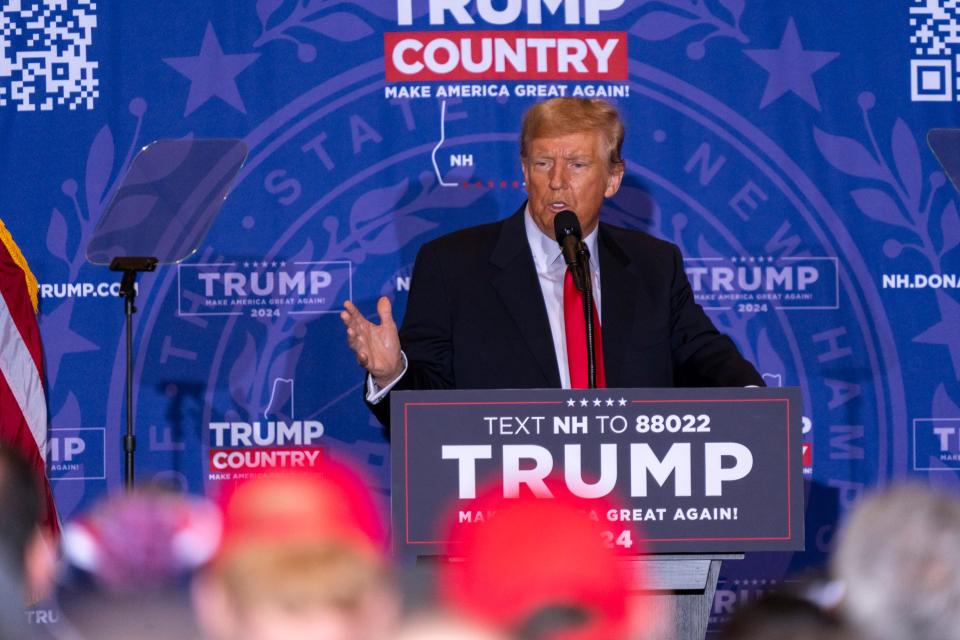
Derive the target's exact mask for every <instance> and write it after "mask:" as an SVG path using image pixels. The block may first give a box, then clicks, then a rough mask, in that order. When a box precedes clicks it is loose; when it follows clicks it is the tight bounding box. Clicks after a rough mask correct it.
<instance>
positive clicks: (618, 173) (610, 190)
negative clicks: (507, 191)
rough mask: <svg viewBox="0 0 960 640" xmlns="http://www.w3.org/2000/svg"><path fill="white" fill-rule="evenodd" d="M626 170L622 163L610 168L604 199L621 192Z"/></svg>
mask: <svg viewBox="0 0 960 640" xmlns="http://www.w3.org/2000/svg"><path fill="white" fill-rule="evenodd" d="M624 169H625V167H624V164H623V163H622V162H618V163H616V164H615V165H613V166H612V167H611V168H610V173H609V175H608V176H607V188H606V190H605V191H604V192H603V195H604V197H606V198H612V197H613V196H614V194H615V193H616V192H617V191H619V190H620V183H621V182H622V181H623V173H624ZM524 175H526V174H524Z"/></svg>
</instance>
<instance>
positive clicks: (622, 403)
mask: <svg viewBox="0 0 960 640" xmlns="http://www.w3.org/2000/svg"><path fill="white" fill-rule="evenodd" d="M619 404H620V406H621V407H625V406H627V401H626V400H624V399H623V398H620V401H619Z"/></svg>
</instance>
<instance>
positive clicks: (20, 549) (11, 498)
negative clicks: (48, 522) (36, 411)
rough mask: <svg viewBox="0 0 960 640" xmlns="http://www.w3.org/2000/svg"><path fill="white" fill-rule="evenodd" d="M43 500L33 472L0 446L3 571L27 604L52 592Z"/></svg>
mask: <svg viewBox="0 0 960 640" xmlns="http://www.w3.org/2000/svg"><path fill="white" fill-rule="evenodd" d="M40 519H41V498H40V489H39V487H38V486H37V481H36V477H35V476H34V473H33V470H32V469H31V468H30V466H29V465H28V464H27V463H26V461H25V460H23V459H22V458H21V457H20V456H19V455H17V454H16V452H15V451H13V450H12V449H10V448H8V447H4V446H2V445H0V570H5V571H7V572H9V573H10V574H11V576H12V578H13V580H14V581H15V582H17V583H19V584H20V585H21V589H22V591H23V600H24V602H25V603H33V602H35V601H37V600H40V599H42V598H43V597H44V596H46V595H47V594H48V593H49V592H50V588H51V586H52V584H53V573H54V554H53V549H52V543H51V541H50V540H49V539H48V538H47V537H46V536H45V535H44V533H43V531H42V529H41V528H40Z"/></svg>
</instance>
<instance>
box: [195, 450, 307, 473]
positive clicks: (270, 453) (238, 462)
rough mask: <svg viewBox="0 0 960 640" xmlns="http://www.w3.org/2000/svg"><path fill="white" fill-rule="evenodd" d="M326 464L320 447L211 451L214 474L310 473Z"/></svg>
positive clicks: (212, 471)
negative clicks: (280, 471)
mask: <svg viewBox="0 0 960 640" xmlns="http://www.w3.org/2000/svg"><path fill="white" fill-rule="evenodd" d="M322 460H323V449H322V448H321V447H270V448H267V447H264V448H258V449H210V459H209V461H210V472H211V473H264V472H268V471H272V470H274V469H303V470H309V469H313V468H315V467H317V466H319V465H320V463H321V461H322Z"/></svg>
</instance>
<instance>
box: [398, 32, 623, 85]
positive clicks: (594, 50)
mask: <svg viewBox="0 0 960 640" xmlns="http://www.w3.org/2000/svg"><path fill="white" fill-rule="evenodd" d="M383 45H384V63H385V66H386V80H387V82H417V81H428V80H626V79H627V34H626V33H625V32H622V31H417V32H391V33H385V34H383Z"/></svg>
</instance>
